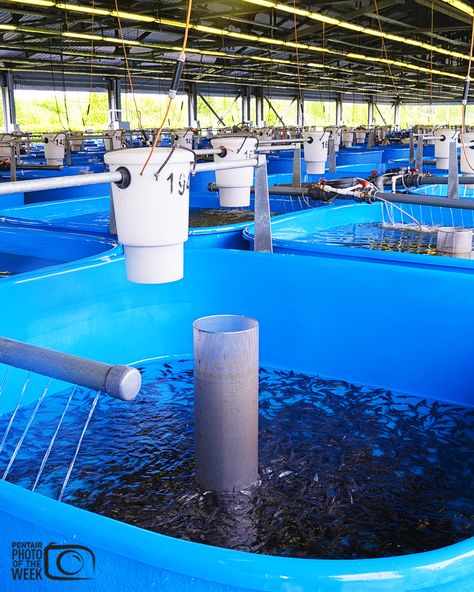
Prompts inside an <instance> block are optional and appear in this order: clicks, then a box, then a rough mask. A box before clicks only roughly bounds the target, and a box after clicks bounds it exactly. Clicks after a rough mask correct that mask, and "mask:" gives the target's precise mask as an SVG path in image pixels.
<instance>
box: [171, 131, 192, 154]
mask: <svg viewBox="0 0 474 592" xmlns="http://www.w3.org/2000/svg"><path fill="white" fill-rule="evenodd" d="M193 139H194V132H193V131H192V130H182V131H179V132H175V134H174V140H175V142H176V143H177V144H178V146H183V148H189V149H190V150H192V149H193Z"/></svg>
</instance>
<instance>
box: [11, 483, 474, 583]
mask: <svg viewBox="0 0 474 592" xmlns="http://www.w3.org/2000/svg"><path fill="white" fill-rule="evenodd" d="M0 503H1V507H2V509H3V511H6V512H8V513H9V514H11V515H14V516H16V517H17V518H19V519H21V520H23V521H30V522H31V523H33V524H35V525H36V526H39V527H43V528H45V529H49V530H56V529H59V528H60V529H61V531H62V532H68V533H71V536H74V537H75V538H78V539H81V540H83V541H86V542H87V543H88V544H89V545H91V547H92V549H94V547H99V548H100V549H101V550H103V551H105V552H108V553H114V554H116V555H119V556H122V557H126V558H127V559H129V560H132V561H137V558H139V561H140V562H141V563H145V564H147V565H151V566H153V567H157V568H160V569H164V570H168V571H173V572H175V573H178V574H182V575H186V576H190V577H195V578H199V579H204V580H208V581H212V582H218V583H220V584H224V585H229V586H240V587H242V588H245V589H248V588H249V582H251V584H250V586H251V587H252V589H254V590H256V591H262V592H263V591H267V590H279V591H281V592H287V591H288V589H289V588H288V586H291V587H292V589H298V590H314V589H318V588H317V586H321V585H324V583H325V582H327V581H328V580H336V581H338V582H339V583H340V585H341V586H344V588H342V587H341V590H342V589H343V590H344V591H345V592H360V591H361V588H360V585H361V584H366V585H370V583H373V582H374V581H376V582H377V583H378V584H380V585H381V586H382V585H385V584H386V583H387V582H391V581H393V580H398V581H400V580H402V579H404V580H407V581H406V586H407V589H410V591H414V592H416V591H418V590H419V591H422V590H425V589H429V588H430V586H432V585H437V586H439V585H440V584H443V585H447V584H449V583H450V582H451V581H453V582H454V581H456V580H457V579H458V577H459V570H461V569H465V570H468V569H470V570H474V537H473V538H469V539H466V540H465V541H461V542H459V543H455V544H454V545H449V546H447V547H443V548H441V549H436V550H433V551H426V552H422V553H417V554H411V555H401V556H394V557H387V558H375V559H299V558H291V557H277V556H269V555H258V554H253V553H248V552H244V551H234V550H231V549H224V548H220V547H212V546H209V545H203V544H201V543H194V542H191V541H186V540H182V539H177V538H173V537H169V536H167V535H162V534H159V533H155V532H152V531H148V530H145V529H143V528H140V527H136V526H132V525H130V524H126V523H124V522H120V521H118V520H115V519H113V518H108V517H106V516H101V515H98V514H94V513H92V512H89V511H88V510H84V509H81V508H76V507H74V506H71V505H68V504H66V503H63V502H59V501H57V500H53V499H51V498H48V497H45V496H43V495H41V494H38V493H35V492H31V491H29V490H26V489H23V488H22V487H20V486H18V485H14V484H12V483H8V482H5V481H2V482H1V483H0ZM58 523H59V525H60V527H58V526H56V524H58ZM125 541H126V545H124V542H125ZM293 587H295V588H293ZM296 587H297V588H296ZM319 589H320V588H319Z"/></svg>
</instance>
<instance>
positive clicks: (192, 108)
mask: <svg viewBox="0 0 474 592" xmlns="http://www.w3.org/2000/svg"><path fill="white" fill-rule="evenodd" d="M186 94H187V96H188V127H199V117H198V93H197V88H196V84H195V83H194V82H191V83H190V84H189V85H188V87H187V89H186Z"/></svg>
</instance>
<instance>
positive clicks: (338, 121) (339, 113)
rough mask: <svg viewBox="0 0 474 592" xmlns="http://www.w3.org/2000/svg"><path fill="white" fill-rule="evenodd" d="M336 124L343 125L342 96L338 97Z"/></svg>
mask: <svg viewBox="0 0 474 592" xmlns="http://www.w3.org/2000/svg"><path fill="white" fill-rule="evenodd" d="M336 125H337V126H339V125H342V97H340V96H338V97H336Z"/></svg>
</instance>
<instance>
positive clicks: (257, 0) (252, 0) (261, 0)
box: [241, 0, 472, 60]
mask: <svg viewBox="0 0 474 592" xmlns="http://www.w3.org/2000/svg"><path fill="white" fill-rule="evenodd" d="M241 1H242V2H247V3H248V4H256V5H258V6H264V7H265V8H273V9H275V10H280V11H283V12H288V13H290V14H294V15H296V16H302V17H304V18H308V19H311V20H313V21H318V22H320V23H325V24H327V25H333V26H335V27H340V28H343V29H349V30H350V31H356V32H358V33H364V34H365V35H372V36H374V37H382V38H383V39H388V40H390V41H396V42H398V43H404V44H405V45H412V46H413V47H421V48H423V49H426V50H427V51H435V52H437V53H441V54H443V55H448V56H451V57H454V58H460V59H463V60H468V59H469V55H468V54H464V53H460V52H458V51H451V50H449V49H444V48H443V47H438V46H437V45H431V44H430V43H424V42H423V41H416V40H415V39H410V38H409V37H402V36H401V35H392V34H391V33H384V32H383V31H378V30H377V29H369V28H368V27H361V26H360V25H356V24H354V23H348V22H346V21H341V20H340V19H337V18H333V17H330V16H327V15H325V14H321V13H319V12H312V11H310V10H304V9H302V8H295V7H293V6H290V5H288V4H280V3H278V2H271V1H270V0H241ZM443 2H448V3H449V4H453V5H454V3H459V4H464V3H463V2H461V1H460V0H443ZM465 6H466V7H467V5H465ZM468 8H469V7H468ZM471 13H472V9H471Z"/></svg>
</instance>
